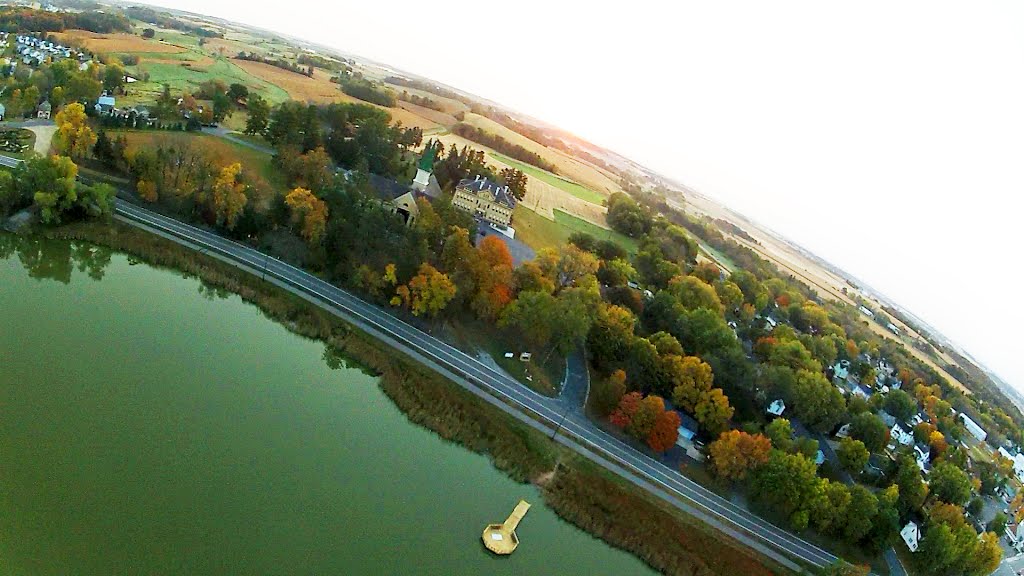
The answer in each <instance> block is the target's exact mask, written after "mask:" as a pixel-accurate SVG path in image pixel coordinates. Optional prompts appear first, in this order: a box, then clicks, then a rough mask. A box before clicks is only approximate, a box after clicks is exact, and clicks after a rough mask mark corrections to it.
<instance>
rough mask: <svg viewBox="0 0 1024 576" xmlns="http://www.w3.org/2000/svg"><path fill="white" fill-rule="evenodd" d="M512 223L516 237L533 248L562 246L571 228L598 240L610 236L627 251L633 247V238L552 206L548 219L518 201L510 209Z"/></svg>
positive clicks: (635, 246)
mask: <svg viewBox="0 0 1024 576" xmlns="http://www.w3.org/2000/svg"><path fill="white" fill-rule="evenodd" d="M512 226H513V227H514V228H515V229H516V238H518V239H519V240H522V241H523V242H525V243H526V244H527V245H528V246H530V247H531V248H533V249H534V250H540V249H542V248H557V247H559V246H563V245H565V244H566V243H568V242H569V236H570V235H571V234H572V233H573V232H584V233H586V234H590V235H591V236H593V237H594V238H597V239H599V240H611V241H612V242H614V243H616V244H618V245H619V246H622V247H623V248H624V249H625V250H626V251H627V252H629V253H630V254H635V253H636V251H637V242H636V240H634V239H632V238H629V237H627V236H623V235H622V234H619V233H618V232H615V231H613V230H608V229H607V228H602V227H600V226H598V225H597V224H594V223H591V222H587V221H586V220H583V219H580V218H577V217H575V216H572V215H570V214H567V213H565V212H562V211H561V210H555V219H554V220H553V221H552V220H548V219H547V218H545V217H543V216H541V215H540V214H537V213H536V212H534V211H533V210H530V209H529V208H526V207H525V206H522V205H519V206H516V208H515V212H513V213H512Z"/></svg>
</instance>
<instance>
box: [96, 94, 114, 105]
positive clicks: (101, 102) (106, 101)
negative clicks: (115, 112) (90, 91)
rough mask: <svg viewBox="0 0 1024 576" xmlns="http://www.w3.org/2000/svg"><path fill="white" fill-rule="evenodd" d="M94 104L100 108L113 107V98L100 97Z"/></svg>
mask: <svg viewBox="0 0 1024 576" xmlns="http://www.w3.org/2000/svg"><path fill="white" fill-rule="evenodd" d="M96 103H97V104H99V105H100V106H113V105H114V97H113V96H100V98H99V100H97V101H96Z"/></svg>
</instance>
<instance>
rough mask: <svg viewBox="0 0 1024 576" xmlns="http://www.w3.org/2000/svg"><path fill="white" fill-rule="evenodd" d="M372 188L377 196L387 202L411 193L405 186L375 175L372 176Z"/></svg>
mask: <svg viewBox="0 0 1024 576" xmlns="http://www.w3.org/2000/svg"><path fill="white" fill-rule="evenodd" d="M370 186H371V187H372V188H373V190H374V191H375V192H376V193H377V196H380V197H381V198H383V199H385V200H394V199H396V198H398V197H399V196H401V195H403V194H405V193H406V192H408V191H409V187H408V186H406V185H405V184H402V183H401V182H397V181H395V180H392V179H391V178H385V177H384V176H379V175H377V174H373V173H371V174H370Z"/></svg>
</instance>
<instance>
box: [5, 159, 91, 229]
mask: <svg viewBox="0 0 1024 576" xmlns="http://www.w3.org/2000/svg"><path fill="white" fill-rule="evenodd" d="M77 177H78V166H76V165H75V163H74V162H72V161H71V159H70V158H68V157H66V156H50V157H49V158H44V157H42V156H34V157H31V158H29V159H28V160H26V161H25V162H22V163H21V164H20V165H19V166H18V167H17V168H16V169H15V171H14V185H15V189H16V190H17V191H18V195H19V196H20V197H22V198H32V200H33V201H34V202H35V204H36V206H38V207H39V210H40V216H41V218H42V221H43V222H44V223H48V224H49V223H53V224H57V223H59V222H60V221H61V217H62V216H63V214H64V213H65V212H68V211H70V210H72V209H74V208H75V206H76V203H77V201H78V190H77V186H76V179H77Z"/></svg>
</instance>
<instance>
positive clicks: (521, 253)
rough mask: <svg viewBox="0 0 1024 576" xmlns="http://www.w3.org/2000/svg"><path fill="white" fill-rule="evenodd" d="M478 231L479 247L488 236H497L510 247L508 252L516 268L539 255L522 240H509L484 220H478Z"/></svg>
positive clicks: (477, 240) (477, 242) (477, 241)
mask: <svg viewBox="0 0 1024 576" xmlns="http://www.w3.org/2000/svg"><path fill="white" fill-rule="evenodd" d="M476 230H477V232H476V244H477V245H480V241H481V240H483V239H484V238H486V237H487V236H497V237H498V238H499V239H501V241H502V242H504V243H505V246H508V252H509V254H511V255H512V263H513V264H515V265H516V266H519V265H520V264H522V263H523V262H526V261H528V260H533V258H534V257H535V256H536V255H537V254H536V253H535V252H534V251H533V248H530V247H529V246H527V245H526V244H523V242H522V241H520V240H516V239H515V238H509V237H508V236H506V235H505V234H503V233H502V232H500V231H499V230H498V229H496V228H495V227H493V226H491V225H490V224H489V223H487V222H484V221H483V220H477V225H476Z"/></svg>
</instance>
